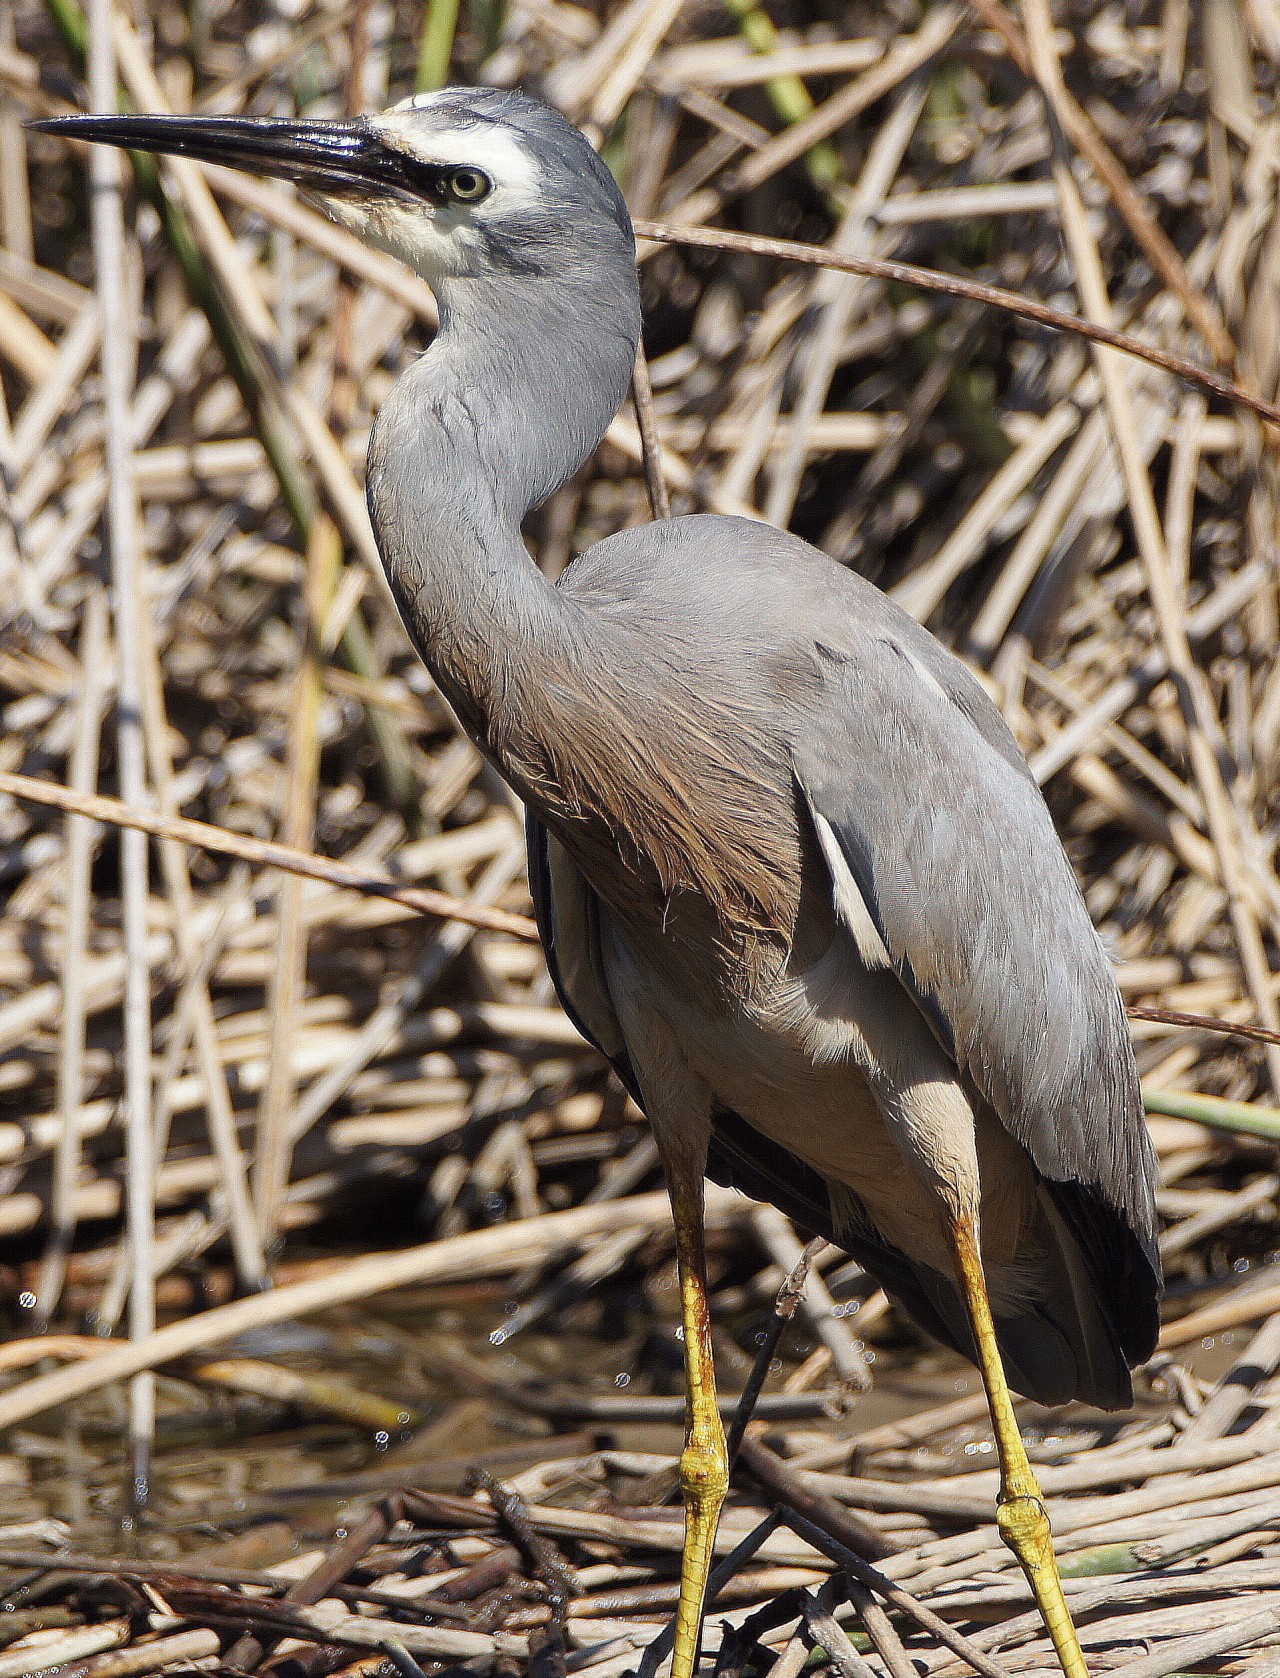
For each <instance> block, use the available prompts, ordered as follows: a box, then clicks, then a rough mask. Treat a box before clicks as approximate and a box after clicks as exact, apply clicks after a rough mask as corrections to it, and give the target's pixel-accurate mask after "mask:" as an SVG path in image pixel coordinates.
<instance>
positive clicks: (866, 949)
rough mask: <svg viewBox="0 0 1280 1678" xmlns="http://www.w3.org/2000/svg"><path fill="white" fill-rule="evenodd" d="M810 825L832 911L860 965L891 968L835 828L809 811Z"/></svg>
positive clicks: (824, 818) (888, 957)
mask: <svg viewBox="0 0 1280 1678" xmlns="http://www.w3.org/2000/svg"><path fill="white" fill-rule="evenodd" d="M813 824H814V826H815V828H816V829H817V832H818V843H819V844H820V845H821V846H822V854H823V856H824V858H825V859H826V864H827V867H828V869H829V870H830V871H831V895H832V898H833V899H834V901H835V906H836V913H837V914H838V915H839V917H840V919H841V920H842V921H843V922H844V924H845V926H846V927H847V928H848V931H849V934H850V936H851V937H852V939H853V942H854V945H855V946H856V948H857V951H858V954H859V956H860V957H861V958H862V962H863V965H864V966H866V967H870V968H877V967H892V966H893V962H892V960H891V959H890V956H889V952H888V950H887V949H885V946H884V939H883V938H881V936H880V934H879V932H878V931H877V930H876V923H875V922H874V921H873V920H872V918H871V911H870V910H869V909H868V908H867V904H866V899H865V898H864V897H863V895H862V893H861V891H859V889H858V882H857V881H856V880H855V879H854V877H853V871H852V869H851V868H850V867H849V864H848V863H847V862H846V861H845V856H844V852H843V851H842V850H841V849H840V842H839V840H838V839H837V838H836V836H835V830H834V829H833V828H832V826H831V823H830V822H829V821H828V820H827V818H826V817H825V816H822V815H819V814H818V813H817V811H814V813H813Z"/></svg>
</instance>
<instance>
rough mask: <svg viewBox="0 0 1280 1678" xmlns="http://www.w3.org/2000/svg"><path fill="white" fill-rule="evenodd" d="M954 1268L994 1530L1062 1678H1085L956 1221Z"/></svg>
mask: <svg viewBox="0 0 1280 1678" xmlns="http://www.w3.org/2000/svg"><path fill="white" fill-rule="evenodd" d="M952 1240H953V1241H954V1243H955V1253H956V1267H957V1269H958V1270H959V1273H960V1281H961V1284H962V1285H963V1288H964V1296H965V1304H966V1305H967V1306H968V1308H969V1322H970V1324H971V1325H972V1328H973V1337H974V1339H975V1341H976V1342H977V1346H978V1367H979V1368H980V1369H981V1371H982V1382H983V1385H984V1386H985V1387H986V1389H987V1402H988V1404H989V1405H990V1406H991V1420H992V1423H993V1424H994V1426H995V1433H996V1450H997V1451H998V1452H999V1454H1000V1503H999V1507H998V1508H997V1510H996V1525H997V1527H998V1528H999V1530H1000V1536H1001V1538H1003V1539H1004V1541H1005V1543H1006V1544H1007V1545H1008V1546H1009V1548H1010V1549H1011V1550H1012V1551H1013V1553H1014V1555H1015V1556H1017V1558H1018V1560H1019V1562H1020V1563H1021V1564H1022V1571H1023V1572H1024V1573H1025V1574H1026V1576H1027V1583H1028V1584H1029V1585H1030V1586H1031V1589H1032V1592H1033V1593H1034V1595H1035V1599H1036V1603H1037V1605H1038V1607H1039V1609H1040V1613H1041V1615H1042V1617H1043V1619H1044V1623H1045V1626H1046V1627H1047V1629H1048V1632H1049V1636H1050V1637H1051V1638H1052V1639H1053V1646H1054V1648H1055V1650H1056V1651H1057V1655H1058V1660H1059V1663H1060V1664H1061V1666H1062V1670H1063V1672H1065V1673H1066V1675H1067V1678H1089V1669H1088V1667H1087V1666H1086V1665H1085V1662H1084V1654H1083V1651H1082V1650H1081V1648H1080V1639H1079V1638H1078V1637H1077V1636H1076V1628H1075V1626H1074V1625H1073V1624H1072V1620H1071V1610H1070V1609H1069V1608H1068V1607H1067V1599H1066V1596H1065V1595H1064V1594H1063V1590H1062V1580H1061V1578H1060V1577H1059V1575H1058V1562H1057V1558H1056V1557H1055V1555H1054V1553H1053V1535H1052V1533H1051V1532H1050V1530H1049V1516H1048V1514H1047V1513H1046V1511H1045V1506H1044V1494H1043V1493H1042V1492H1041V1490H1040V1483H1039V1481H1038V1480H1037V1479H1036V1477H1035V1473H1034V1472H1033V1470H1032V1467H1031V1464H1030V1462H1029V1461H1028V1460H1027V1452H1026V1448H1025V1446H1024V1445H1023V1443H1022V1435H1021V1434H1020V1433H1019V1432H1018V1422H1017V1418H1016V1417H1015V1415H1014V1413H1013V1400H1012V1399H1011V1398H1010V1397H1009V1388H1008V1385H1007V1383H1006V1381H1005V1378H1004V1366H1003V1364H1002V1363H1001V1361H1000V1353H999V1351H998V1349H997V1347H996V1330H995V1324H994V1323H993V1322H992V1320H991V1304H990V1301H989V1300H988V1298H987V1281H986V1277H985V1275H984V1274H983V1270H982V1254H981V1251H980V1249H979V1245H978V1237H977V1230H976V1228H975V1225H974V1223H973V1222H971V1221H970V1220H968V1219H966V1218H959V1219H957V1220H956V1223H955V1225H954V1227H953V1229H952Z"/></svg>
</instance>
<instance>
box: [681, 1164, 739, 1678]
mask: <svg viewBox="0 0 1280 1678" xmlns="http://www.w3.org/2000/svg"><path fill="white" fill-rule="evenodd" d="M680 1175H683V1174H682V1173H676V1172H672V1173H669V1175H668V1187H669V1189H670V1191H671V1210H672V1213H673V1215H674V1217H675V1226H676V1264H677V1266H678V1268H679V1272H680V1315H681V1318H682V1320H683V1323H684V1367H685V1380H686V1392H687V1400H688V1431H687V1433H686V1435H685V1447H684V1455H683V1456H682V1457H681V1458H680V1485H681V1488H682V1490H683V1491H684V1507H685V1529H684V1554H683V1555H682V1557H681V1561H680V1605H679V1607H678V1608H677V1609H676V1637H675V1647H674V1650H673V1652H672V1657H671V1678H692V1674H693V1670H694V1667H695V1666H696V1664H697V1659H698V1645H699V1643H700V1641H701V1638H702V1606H703V1599H704V1598H705V1596H706V1594H707V1575H708V1574H709V1573H710V1571H711V1553H712V1547H713V1545H714V1544H715V1539H716V1526H717V1524H718V1522H719V1520H720V1506H721V1504H722V1503H723V1502H724V1497H725V1492H726V1491H727V1490H728V1489H729V1456H728V1453H727V1451H726V1450H725V1443H724V1428H723V1426H722V1425H721V1422H720V1411H719V1408H718V1407H717V1405H716V1376H715V1369H714V1367H713V1364H712V1358H711V1319H710V1316H709V1315H708V1312H707V1270H706V1258H705V1252H704V1245H703V1227H702V1181H701V1177H698V1178H697V1179H696V1180H695V1182H693V1183H686V1184H682V1183H680V1182H679V1181H678V1177H679V1176H680Z"/></svg>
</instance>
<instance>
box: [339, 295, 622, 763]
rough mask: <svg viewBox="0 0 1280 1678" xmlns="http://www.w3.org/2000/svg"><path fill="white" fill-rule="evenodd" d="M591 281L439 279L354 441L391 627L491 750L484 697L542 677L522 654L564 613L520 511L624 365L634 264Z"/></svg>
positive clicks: (575, 458) (559, 631)
mask: <svg viewBox="0 0 1280 1678" xmlns="http://www.w3.org/2000/svg"><path fill="white" fill-rule="evenodd" d="M591 279H592V282H593V283H591V284H589V285H588V284H584V283H574V278H573V277H570V278H569V279H568V280H567V279H566V277H565V275H564V274H562V273H561V274H557V275H555V276H548V277H547V278H546V279H543V278H542V277H534V276H527V275H522V276H520V277H519V281H518V283H517V282H516V281H514V280H513V281H511V282H508V283H506V284H500V283H497V282H494V281H487V282H483V283H482V282H479V281H452V282H445V283H442V284H440V285H439V286H438V288H437V289H438V295H439V299H440V306H441V328H440V332H439V334H438V335H437V337H436V339H435V342H434V343H433V344H432V345H431V347H430V349H429V350H428V351H427V352H426V353H425V354H424V355H423V356H422V357H421V358H420V360H419V361H418V362H417V363H415V365H414V366H413V367H411V368H410V369H409V371H408V372H407V373H406V374H405V375H404V376H403V377H402V378H401V379H400V381H399V383H398V384H397V385H396V387H395V389H394V390H393V391H392V393H391V395H390V397H389V398H388V399H387V401H386V403H385V404H384V406H383V408H382V411H381V413H380V414H379V416H378V421H377V424H376V426H375V428H374V433H373V437H372V439H371V442H370V450H369V476H368V491H369V505H370V511H371V513H372V516H373V521H374V528H375V530H376V532H377V536H378V543H379V547H380V549H381V552H382V556H383V564H384V566H385V568H386V571H387V576H388V578H389V580H390V583H391V587H392V591H393V593H394V594H395V596H396V599H397V603H398V604H399V607H400V611H401V614H402V616H403V618H404V620H405V625H406V627H407V628H408V630H409V632H410V634H411V635H412V637H413V639H414V641H415V643H416V644H417V646H418V649H419V651H420V652H421V653H422V656H423V658H424V659H425V661H426V663H427V665H428V667H429V668H430V669H431V671H432V674H433V675H434V676H435V677H436V679H437V681H438V682H439V684H440V687H441V689H442V690H443V692H444V693H445V695H446V697H447V698H448V699H449V701H450V703H451V704H452V705H453V706H454V708H455V709H456V710H457V711H458V712H459V714H460V716H461V718H462V721H463V722H464V724H465V725H466V727H467V728H468V730H469V731H470V732H471V733H472V734H473V735H474V736H476V737H477V738H478V739H479V740H480V741H481V743H482V744H483V745H484V746H485V748H486V749H487V750H490V751H491V755H494V756H496V757H498V758H499V760H500V759H501V739H500V736H499V734H498V711H499V707H500V705H501V707H502V709H503V711H504V713H509V710H510V706H511V701H512V700H513V699H515V698H516V694H517V693H518V692H519V691H520V690H521V689H527V688H528V687H529V684H530V683H532V682H534V681H535V680H536V679H537V678H538V675H539V672H540V674H541V677H542V679H543V681H544V682H545V680H546V678H547V677H548V676H549V675H551V676H553V675H554V673H555V669H556V665H555V664H554V663H552V664H548V663H547V662H545V660H544V661H542V662H540V661H539V659H538V653H539V652H540V651H541V650H543V649H547V650H548V651H549V650H550V649H552V648H556V649H557V655H558V657H560V658H562V656H563V650H564V645H565V640H566V629H565V627H564V625H563V621H562V620H563V618H564V615H565V613H566V611H570V610H572V608H571V607H570V606H568V604H567V603H566V601H565V600H564V597H563V596H561V595H560V594H559V593H558V591H557V590H555V589H554V588H553V587H552V586H551V585H550V584H549V583H548V581H547V580H546V578H545V577H544V576H543V575H542V573H541V572H540V571H539V570H538V568H537V567H536V565H535V564H534V563H533V560H532V559H531V558H530V556H529V553H528V551H527V549H526V548H525V546H524V543H523V540H522V538H521V535H520V523H521V520H522V518H523V517H524V514H525V513H526V512H527V511H528V510H529V508H530V507H532V506H535V505H537V504H538V503H539V502H541V501H543V500H545V499H546V498H547V496H549V495H550V494H552V493H553V492H554V491H555V490H556V489H557V488H558V487H559V486H560V485H561V484H562V483H564V482H565V481H566V479H568V478H569V477H571V476H572V475H573V473H574V472H576V471H577V469H578V467H579V466H580V465H581V464H582V463H583V461H584V460H586V459H587V457H588V456H589V455H590V453H591V452H592V450H593V449H594V448H595V447H596V445H597V443H598V442H599V440H600V438H601V437H602V436H603V434H604V432H605V430H606V428H607V427H608V425H609V422H610V421H611V420H612V418H613V416H614V414H615V413H616V412H617V410H618V407H619V406H620V404H621V402H622V399H623V397H624V395H625V393H626V389H627V384H628V381H629V379H630V374H631V367H632V363H633V361H634V355H635V342H636V335H637V333H638V326H639V318H638V316H639V311H638V303H635V304H633V305H632V306H630V307H628V303H629V294H630V298H634V295H635V279H634V267H631V268H630V272H629V274H628V275H627V276H625V280H626V286H625V287H623V288H621V290H620V288H619V286H618V285H617V283H616V282H615V281H614V280H612V279H611V277H610V276H608V275H603V276H601V275H598V274H596V275H592V276H591ZM583 627H584V626H574V627H572V628H571V629H570V630H569V631H568V635H569V636H570V637H573V636H574V635H576V634H577V633H578V632H579V631H580V630H581V629H582V628H583ZM513 690H514V691H513ZM532 697H534V698H535V699H536V697H537V696H536V695H533V696H532ZM517 703H519V701H518V700H517ZM500 766H503V767H505V765H502V764H501V762H500Z"/></svg>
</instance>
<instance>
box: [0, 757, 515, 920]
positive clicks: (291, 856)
mask: <svg viewBox="0 0 1280 1678" xmlns="http://www.w3.org/2000/svg"><path fill="white" fill-rule="evenodd" d="M0 792H7V793H8V794H9V795H10V796H11V797H13V798H25V799H29V800H30V801H31V802H32V803H35V804H47V805H50V806H52V807H53V808H54V809H57V810H68V811H71V812H72V813H74V814H79V815H83V816H89V817H91V818H92V819H93V820H94V821H100V822H110V823H111V824H112V825H113V826H115V827H124V828H136V829H137V831H138V832H140V833H150V834H153V835H154V836H155V837H156V838H157V839H177V840H180V841H181V842H182V843H183V844H184V845H197V846H200V847H202V848H203V849H205V850H210V851H216V852H218V853H219V854H221V855H223V856H235V857H240V858H241V859H242V860H243V861H244V862H257V863H262V864H263V865H265V866H266V867H269V868H283V869H287V870H289V871H290V872H291V873H294V874H304V875H306V876H307V878H308V879H312V880H321V881H323V882H324V883H325V884H326V885H331V886H340V887H342V888H343V889H344V890H347V891H360V892H366V893H367V894H368V895H369V896H371V897H386V898H389V899H390V900H391V901H392V902H393V903H402V904H403V905H404V906H405V908H406V909H414V910H416V911H417V912H418V913H419V914H422V915H435V916H438V917H440V918H441V919H443V920H454V921H461V922H462V923H464V924H465V925H467V926H475V927H484V928H485V929H486V930H488V931H490V932H509V933H510V934H511V935H512V936H513V937H515V938H525V939H529V940H530V941H536V939H537V937H538V929H537V927H536V926H535V925H534V923H533V922H532V921H531V920H529V919H528V918H527V917H526V916H524V915H512V914H508V913H507V911H506V910H505V909H492V908H487V907H484V906H483V905H478V904H471V903H463V902H461V901H459V899H458V898H456V897H450V896H449V895H448V893H447V892H442V891H430V890H428V889H426V888H424V887H422V886H401V885H397V884H396V882H395V881H394V880H379V879H374V878H371V877H370V876H369V875H368V874H367V873H366V872H365V871H364V870H363V869H360V868H353V867H352V866H351V865H350V864H348V863H343V862H339V861H336V860H331V859H330V858H327V857H318V856H311V855H310V854H308V853H307V852H306V851H295V850H292V849H291V848H290V847H289V846H288V845H277V844H273V843H272V842H271V841H270V840H267V839H252V838H250V837H249V836H248V835H247V834H242V833H232V832H230V831H228V830H227V829H226V828H221V827H211V826H210V825H209V824H208V823H207V822H198V821H192V820H191V819H190V817H188V816H160V815H156V814H155V813H154V812H152V811H150V810H146V809H141V808H131V807H129V806H128V805H126V804H124V803H122V802H121V801H120V800H119V799H116V798H103V797H101V796H99V795H94V796H92V797H85V796H83V795H81V794H78V793H74V792H72V791H70V790H69V789H68V788H66V787H61V786H57V785H55V784H54V783H53V782H50V781H37V780H33V779H32V778H31V777H30V776H27V775H13V774H10V773H9V772H8V771H7V770H0Z"/></svg>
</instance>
